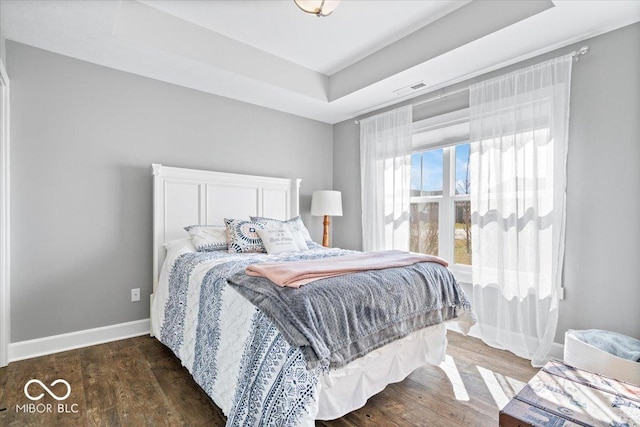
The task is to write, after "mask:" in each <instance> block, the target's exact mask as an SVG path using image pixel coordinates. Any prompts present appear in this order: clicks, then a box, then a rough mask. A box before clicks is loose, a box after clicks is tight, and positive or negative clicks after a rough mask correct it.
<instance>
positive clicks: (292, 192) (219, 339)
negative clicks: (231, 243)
mask: <svg viewBox="0 0 640 427" xmlns="http://www.w3.org/2000/svg"><path fill="white" fill-rule="evenodd" d="M152 169H153V175H154V210H153V224H154V226H153V236H154V242H153V290H154V291H153V294H152V295H151V329H152V335H153V336H155V337H157V338H158V339H159V340H160V341H161V342H162V343H163V344H165V345H166V346H167V347H169V348H170V349H171V350H172V351H173V352H174V354H175V355H176V356H177V357H178V358H179V359H180V361H181V362H182V364H183V365H184V366H185V367H186V368H187V369H188V370H189V372H190V373H191V375H192V376H193V377H194V379H195V380H196V382H197V383H198V385H199V386H200V387H201V388H202V389H203V390H204V391H205V392H206V393H207V394H208V395H209V397H211V399H212V400H213V401H214V403H215V404H216V405H217V406H218V407H220V408H221V410H222V411H223V412H224V414H225V415H226V416H227V425H232V426H233V425H238V426H240V425H264V426H266V425H292V426H304V425H313V424H314V420H316V419H321V420H329V419H335V418H339V417H341V416H342V415H344V414H346V413H348V412H351V411H353V410H355V409H357V408H359V407H361V406H363V405H364V404H365V403H366V401H367V399H368V398H369V397H371V396H373V395H374V394H376V393H378V392H379V391H381V390H382V389H384V387H385V386H386V385H387V384H390V383H393V382H398V381H401V380H402V379H404V378H405V377H406V376H407V375H408V374H409V373H411V372H412V371H413V370H414V369H416V368H417V367H419V366H422V365H425V364H434V365H437V364H439V363H441V362H442V361H443V360H444V356H445V353H446V344H447V341H446V327H445V324H444V323H438V324H435V325H432V326H428V327H424V328H420V329H418V330H415V331H412V332H411V333H408V334H405V335H404V336H402V337H401V338H399V339H397V340H395V341H393V342H391V343H388V344H386V345H383V346H382V347H379V348H375V349H374V350H373V351H370V352H367V353H366V354H364V355H363V356H361V357H357V358H355V359H353V360H348V363H345V364H343V365H340V366H339V367H329V366H326V365H323V366H310V365H309V363H308V360H306V359H305V355H303V352H302V351H301V349H300V348H298V347H294V346H292V345H290V344H289V342H288V341H287V339H285V337H284V336H283V334H282V333H281V332H280V331H279V330H278V328H277V327H276V326H275V325H274V322H273V321H272V318H270V317H269V316H268V315H265V313H263V311H262V310H260V309H258V308H257V307H256V305H254V304H252V303H251V302H250V301H249V300H248V299H247V298H245V296H243V295H241V294H240V292H238V289H236V288H235V287H234V286H231V285H232V284H233V283H232V284H229V282H228V281H227V279H228V278H229V277H235V276H234V275H235V274H240V275H242V274H243V273H242V272H243V271H244V269H245V267H247V266H249V265H253V264H256V263H265V262H281V261H297V260H301V259H323V258H331V257H339V256H342V255H345V251H342V250H340V249H327V248H323V247H321V246H320V245H317V244H313V243H312V242H309V249H308V250H307V251H303V252H296V253H291V252H285V253H280V254H276V255H269V254H264V253H256V254H245V253H242V254H229V253H228V252H227V251H211V252H199V251H197V250H196V249H195V247H194V245H193V242H192V241H191V239H189V238H187V237H188V236H187V234H186V233H185V231H184V227H185V226H188V225H196V224H200V225H207V224H222V223H223V221H224V219H225V218H248V217H250V216H253V217H268V218H275V219H281V220H286V219H289V218H293V217H296V216H297V215H298V214H299V201H298V200H299V187H300V180H299V179H285V178H271V177H261V176H250V175H238V174H229V173H220V172H210V171H200V170H192V169H184V168H173V167H167V166H162V165H158V164H154V165H152ZM456 285H457V284H456ZM462 298H464V296H462ZM454 320H455V321H457V322H458V324H459V326H460V328H461V329H463V330H468V328H469V327H470V326H471V324H472V323H473V319H472V315H471V313H470V310H468V309H457V311H456V313H455V319H454Z"/></svg>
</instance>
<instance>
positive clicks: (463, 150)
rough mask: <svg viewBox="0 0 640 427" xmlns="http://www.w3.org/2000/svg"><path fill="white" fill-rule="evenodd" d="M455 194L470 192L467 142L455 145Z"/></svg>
mask: <svg viewBox="0 0 640 427" xmlns="http://www.w3.org/2000/svg"><path fill="white" fill-rule="evenodd" d="M455 150H456V194H470V193H469V190H470V189H471V182H470V180H469V152H470V150H469V144H460V145H456V147H455Z"/></svg>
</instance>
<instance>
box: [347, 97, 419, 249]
mask: <svg viewBox="0 0 640 427" xmlns="http://www.w3.org/2000/svg"><path fill="white" fill-rule="evenodd" d="M411 108H412V107H411V106H410V105H409V106H406V107H402V108H398V109H396V110H393V111H389V112H386V113H383V114H379V115H377V116H374V117H370V118H367V119H365V120H361V121H360V169H361V186H362V244H363V249H364V250H365V251H377V250H384V249H401V250H409V198H410V196H411V194H410V188H409V186H410V181H411V148H412V147H411V131H412V122H413V114H412V110H411Z"/></svg>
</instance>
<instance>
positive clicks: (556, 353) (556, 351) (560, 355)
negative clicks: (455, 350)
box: [447, 322, 564, 360]
mask: <svg viewBox="0 0 640 427" xmlns="http://www.w3.org/2000/svg"><path fill="white" fill-rule="evenodd" d="M447 329H448V330H450V331H453V332H457V333H459V334H461V333H462V330H461V329H460V327H459V326H458V324H457V323H456V322H448V323H447ZM468 335H469V336H470V337H473V338H478V339H482V338H481V337H480V328H479V327H478V325H474V326H472V327H471V330H470V331H469V334H468ZM549 357H551V358H553V359H558V360H563V359H564V344H558V343H557V342H553V343H551V350H549Z"/></svg>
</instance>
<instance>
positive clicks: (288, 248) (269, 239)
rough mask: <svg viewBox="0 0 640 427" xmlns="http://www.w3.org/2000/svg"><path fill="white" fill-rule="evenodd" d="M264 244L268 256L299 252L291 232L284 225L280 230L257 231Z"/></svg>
mask: <svg viewBox="0 0 640 427" xmlns="http://www.w3.org/2000/svg"><path fill="white" fill-rule="evenodd" d="M256 232H257V233H258V236H260V239H262V244H263V245H264V247H265V248H266V249H267V253H268V254H279V253H281V252H295V251H297V250H298V245H297V244H296V242H295V240H294V239H293V236H292V235H291V231H289V228H287V227H285V226H284V225H282V226H280V227H279V228H263V229H258V230H256Z"/></svg>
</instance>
